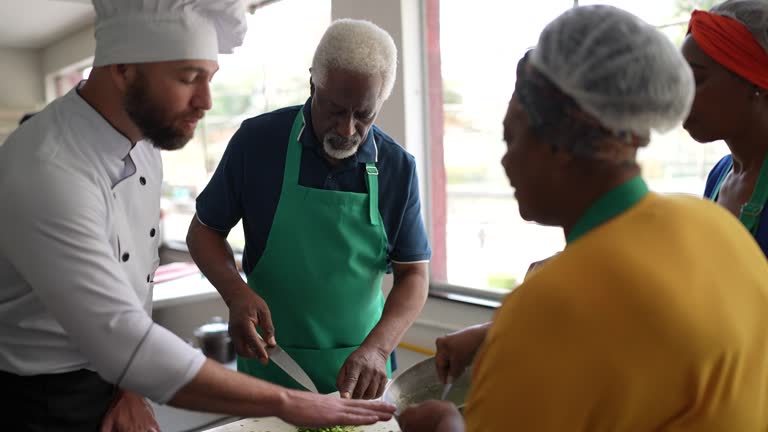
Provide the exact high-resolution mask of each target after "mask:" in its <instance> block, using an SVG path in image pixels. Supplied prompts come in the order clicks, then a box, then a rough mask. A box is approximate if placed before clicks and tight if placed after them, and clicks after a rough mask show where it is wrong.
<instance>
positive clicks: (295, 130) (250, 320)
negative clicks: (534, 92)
mask: <svg viewBox="0 0 768 432" xmlns="http://www.w3.org/2000/svg"><path fill="white" fill-rule="evenodd" d="M396 68H397V48H396V47H395V44H394V41H393V40H392V37H391V36H390V35H389V34H388V33H387V32H386V31H384V30H383V29H381V28H379V27H378V26H376V25H375V24H373V23H370V22H367V21H360V20H351V19H343V20H338V21H335V22H334V23H332V24H331V26H330V27H329V28H328V29H327V30H326V32H325V34H324V35H323V37H322V39H321V40H320V43H319V44H318V46H317V49H316V51H315V55H314V58H313V61H312V67H311V70H310V75H311V76H310V88H309V90H310V97H309V99H308V100H307V101H306V103H305V104H304V105H300V106H293V107H287V108H284V109H279V110H277V111H274V112H271V113H266V114H263V115H260V116H257V117H254V118H252V119H248V120H246V121H245V122H243V124H242V126H241V127H240V129H239V130H238V131H237V133H236V134H235V136H234V137H233V138H232V140H231V141H230V143H229V145H228V147H227V150H226V151H225V153H224V156H223V158H222V160H221V162H220V164H219V166H218V168H217V169H216V172H215V173H214V175H213V178H212V179H211V181H210V183H209V184H208V186H207V187H206V188H205V190H204V191H203V193H202V194H201V195H200V196H199V197H198V199H197V215H196V217H195V218H194V219H193V221H192V225H191V226H190V229H189V234H188V236H187V241H188V244H189V248H190V252H191V254H192V257H193V258H194V259H195V262H196V263H197V264H198V266H200V268H201V269H202V271H203V273H205V275H206V276H208V278H209V279H210V280H211V282H212V283H213V284H214V286H216V288H217V289H218V290H219V292H220V293H221V295H222V298H223V299H224V300H225V301H226V303H227V305H228V306H229V311H230V332H231V333H232V335H233V338H234V340H235V346H236V349H237V352H238V354H239V356H238V369H239V370H242V371H245V372H247V373H250V374H252V375H254V376H257V377H262V378H264V379H267V380H269V381H271V382H276V383H279V384H282V385H286V386H292V387H296V388H301V387H300V386H299V384H298V383H297V382H295V381H294V380H293V379H291V378H290V377H289V376H288V375H286V374H285V373H284V372H283V371H282V370H280V368H278V367H277V366H275V365H274V364H273V363H267V364H261V361H263V362H266V360H267V354H266V352H265V351H264V348H263V347H262V345H261V344H260V342H259V339H258V336H257V334H256V328H257V327H259V328H260V330H261V331H262V333H263V337H264V339H265V340H267V341H268V342H270V343H271V344H274V343H275V342H279V343H280V345H281V347H282V348H283V349H285V351H287V352H288V353H289V354H290V355H291V356H292V357H294V359H295V360H296V361H297V362H298V363H299V364H300V365H301V366H302V367H303V368H304V369H305V370H306V372H307V373H308V374H309V376H310V377H311V378H312V380H313V381H314V383H315V385H316V386H317V387H318V389H319V390H320V391H321V392H324V393H330V392H334V391H336V390H338V391H340V392H341V395H342V397H352V398H366V399H370V398H375V397H378V396H380V395H381V394H382V393H383V391H384V386H385V384H386V382H387V378H388V376H389V375H390V373H391V365H390V363H389V362H388V359H389V357H390V353H392V351H393V350H394V349H395V347H396V346H397V344H398V342H399V341H400V338H401V337H402V335H403V334H404V333H405V331H406V330H407V329H408V327H409V326H410V325H411V324H412V323H413V321H414V320H415V319H416V317H417V315H418V314H419V312H420V311H421V308H422V306H423V305H424V302H425V301H426V295H427V262H428V260H429V258H430V249H429V243H428V241H427V235H426V230H425V229H424V224H423V221H422V218H421V211H420V209H421V203H420V199H419V183H418V179H417V177H416V162H415V160H414V157H413V156H411V155H410V154H409V153H407V152H406V151H405V150H404V149H403V148H402V147H401V146H400V145H399V144H398V143H397V142H395V141H394V140H393V139H392V138H391V137H389V136H388V135H387V134H386V133H384V131H382V130H381V129H379V128H378V127H377V126H375V125H374V122H375V120H376V117H377V116H378V114H379V112H380V111H381V108H382V106H383V104H384V101H386V99H387V98H388V97H389V94H390V93H391V91H392V88H393V86H394V82H395V74H396ZM240 220H243V226H244V229H245V256H244V258H243V267H244V268H245V271H246V273H247V275H248V281H247V284H246V283H245V282H244V281H243V280H242V279H241V278H240V275H239V274H238V271H237V267H236V266H235V262H234V260H233V258H232V255H231V252H230V251H229V248H228V244H227V242H226V236H227V234H228V233H229V231H230V230H231V229H232V228H233V227H234V226H235V225H236V224H237V223H238V222H239V221H240ZM388 271H391V272H393V273H394V286H393V288H392V291H391V293H390V294H389V297H388V298H387V301H386V304H385V303H384V299H383V296H382V287H381V285H382V278H383V276H384V273H385V272H388ZM260 360H261V361H260Z"/></svg>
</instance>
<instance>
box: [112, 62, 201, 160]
mask: <svg viewBox="0 0 768 432" xmlns="http://www.w3.org/2000/svg"><path fill="white" fill-rule="evenodd" d="M137 72H138V73H137V75H136V79H135V80H134V81H133V82H132V83H130V84H129V85H128V88H127V89H126V91H125V100H124V101H123V108H124V109H125V112H126V113H128V117H130V119H131V121H133V123H134V124H135V125H136V126H137V127H138V128H139V130H140V131H141V133H142V135H143V136H144V138H145V139H148V140H149V141H151V142H152V144H153V145H154V146H155V147H157V148H159V149H160V150H178V149H180V148H183V147H184V146H185V145H186V144H187V143H188V142H189V140H190V139H192V134H189V135H187V134H185V133H184V132H182V131H180V130H179V129H177V128H176V127H174V126H173V119H172V118H169V116H168V115H167V114H166V110H165V109H164V108H163V107H162V106H161V105H160V104H158V103H156V102H155V100H154V99H153V97H152V96H153V95H152V93H151V92H150V91H149V85H148V83H147V79H146V76H145V75H144V73H142V72H141V71H137ZM193 115H195V116H198V117H202V116H203V112H202V111H200V112H199V113H194V114H193ZM180 117H181V116H180ZM186 117H191V115H187V116H186Z"/></svg>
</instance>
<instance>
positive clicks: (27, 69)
mask: <svg viewBox="0 0 768 432" xmlns="http://www.w3.org/2000/svg"><path fill="white" fill-rule="evenodd" d="M0 77H2V79H0V145H2V143H3V142H4V141H5V138H6V137H7V136H8V134H10V133H11V132H13V130H14V129H16V126H17V125H18V124H19V120H20V119H21V116H22V115H24V113H27V112H31V111H35V110H37V109H38V108H40V107H42V105H43V104H44V103H45V93H44V86H43V75H42V73H41V71H40V56H39V54H38V52H37V51H36V50H30V49H15V48H0Z"/></svg>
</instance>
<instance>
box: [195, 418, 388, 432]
mask: <svg viewBox="0 0 768 432" xmlns="http://www.w3.org/2000/svg"><path fill="white" fill-rule="evenodd" d="M297 430H298V428H297V427H296V426H292V425H289V424H288V423H286V422H284V421H282V420H280V419H279V418H277V417H264V418H251V419H244V420H239V421H236V422H232V423H230V424H226V425H224V426H219V427H217V428H214V429H210V430H208V432H296V431H297ZM354 430H355V432H400V427H399V426H398V425H397V421H395V419H394V418H393V419H391V420H390V421H387V422H379V423H376V424H374V425H370V426H356V427H355V429H354Z"/></svg>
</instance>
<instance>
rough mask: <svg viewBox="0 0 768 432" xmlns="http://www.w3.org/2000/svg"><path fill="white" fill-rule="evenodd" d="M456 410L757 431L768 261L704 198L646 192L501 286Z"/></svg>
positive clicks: (764, 408) (581, 422) (477, 420)
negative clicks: (465, 395)
mask: <svg viewBox="0 0 768 432" xmlns="http://www.w3.org/2000/svg"><path fill="white" fill-rule="evenodd" d="M569 240H570V238H569ZM465 413H466V421H467V430H468V431H472V432H480V431H483V432H485V431H534V432H547V431H557V432H564V431H590V432H596V431H622V432H630V431H657V430H664V431H713V432H714V431H717V432H732V431H733V432H746V431H766V430H768V262H766V259H765V257H764V255H763V253H762V252H761V251H760V248H759V247H758V246H757V244H756V243H755V241H754V239H753V238H752V237H751V236H750V234H749V233H748V232H747V231H746V230H745V229H744V227H743V226H742V225H741V224H740V223H739V221H738V220H737V219H736V218H734V217H733V216H732V215H730V214H728V213H727V212H726V211H725V210H723V209H721V208H720V207H719V206H717V205H716V204H713V203H711V202H707V201H704V200H700V199H696V198H693V197H669V196H660V195H656V194H653V193H648V194H645V195H644V197H643V198H641V199H640V200H639V202H638V203H637V204H636V205H634V206H632V207H631V208H629V210H627V211H625V212H623V213H621V214H619V215H618V216H616V217H614V218H612V219H610V220H608V221H607V222H605V223H602V224H600V225H599V226H597V227H596V228H594V229H591V230H590V231H588V232H586V233H585V234H583V235H582V236H581V237H579V238H578V239H575V240H573V241H569V244H568V246H567V247H566V248H565V250H564V251H563V252H562V253H560V254H559V255H558V256H556V257H554V258H552V260H551V261H549V262H548V263H547V264H546V265H544V266H543V267H542V268H541V269H540V270H538V271H537V272H535V273H533V274H532V275H531V276H529V278H528V279H527V280H526V281H525V282H524V283H523V284H522V285H520V286H519V287H518V288H517V289H516V290H515V291H514V292H513V293H511V294H510V295H509V296H508V298H507V299H506V300H505V302H504V304H503V306H502V307H501V308H500V309H499V311H498V312H497V315H496V318H495V321H494V323H493V326H492V327H491V329H490V331H489V334H488V336H487V339H486V342H485V346H484V348H483V349H482V351H481V354H480V356H479V358H478V363H477V364H476V367H475V375H474V377H473V388H472V392H471V394H470V397H469V401H468V404H467V409H466V412H465Z"/></svg>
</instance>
